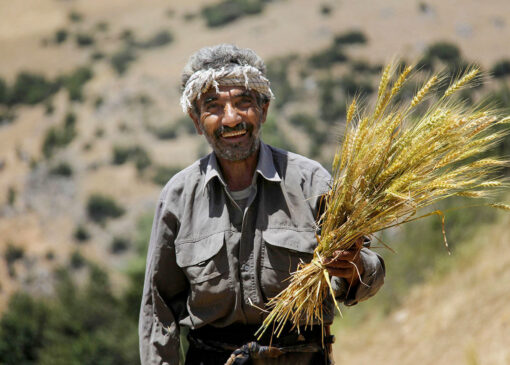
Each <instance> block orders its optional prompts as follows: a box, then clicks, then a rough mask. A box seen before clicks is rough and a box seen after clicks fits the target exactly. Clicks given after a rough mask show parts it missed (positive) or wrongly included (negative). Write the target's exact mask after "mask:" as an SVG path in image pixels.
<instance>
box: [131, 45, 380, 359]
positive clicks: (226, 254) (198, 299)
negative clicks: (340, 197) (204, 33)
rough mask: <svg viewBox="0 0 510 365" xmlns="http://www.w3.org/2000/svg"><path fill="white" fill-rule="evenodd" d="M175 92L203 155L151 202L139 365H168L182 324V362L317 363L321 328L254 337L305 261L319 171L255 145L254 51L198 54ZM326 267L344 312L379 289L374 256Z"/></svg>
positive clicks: (257, 90) (323, 178) (345, 257)
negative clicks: (268, 307) (202, 143)
mask: <svg viewBox="0 0 510 365" xmlns="http://www.w3.org/2000/svg"><path fill="white" fill-rule="evenodd" d="M182 85H183V89H184V91H183V95H182V99H181V104H182V106H183V109H184V111H185V112H187V113H188V114H189V116H190V117H191V119H192V120H193V122H194V124H195V127H196V129H197V132H198V133H199V134H203V135H204V136H205V138H206V139H207V141H208V142H209V144H210V145H211V146H212V149H213V153H212V154H210V155H208V156H206V157H204V158H202V159H201V160H199V161H197V162H195V163H194V164H193V165H191V166H189V167H188V168H186V169H184V170H183V171H181V172H180V173H178V174H177V175H175V176H174V177H173V178H172V179H171V180H170V181H169V182H168V184H167V185H166V186H165V188H164V189H163V191H162V193H161V196H160V198H159V203H158V206H157V210H156V215H155V217H154V224H153V229H152V234H151V240H150V245H149V252H148V257H147V270H146V275H145V284H144V292H143V300H142V307H141V313H140V326H139V334H140V351H141V360H142V364H143V365H149V364H151V365H153V364H178V363H179V333H180V328H182V327H188V328H190V332H189V335H188V339H189V342H190V348H189V350H188V353H187V356H186V364H213V365H216V364H224V363H226V362H227V361H228V363H229V364H248V363H253V364H293V365H300V364H303V365H304V364H321V363H322V364H324V363H326V361H327V351H326V350H324V349H323V346H322V338H323V336H324V335H325V333H323V332H322V329H321V326H314V327H313V328H311V329H310V328H308V329H302V330H301V331H299V333H298V332H297V331H296V330H294V331H291V330H288V331H286V332H285V333H284V334H282V336H280V337H278V338H271V336H270V334H269V335H266V336H265V337H264V338H262V339H261V340H260V341H258V342H257V341H256V339H255V337H254V332H255V331H256V330H257V328H258V327H259V326H260V324H261V323H262V321H263V319H264V316H265V315H266V311H265V310H264V305H265V303H266V302H267V301H268V299H269V298H271V297H274V296H275V295H277V294H278V293H279V292H280V291H281V290H283V289H284V288H285V286H286V285H288V280H286V279H287V278H288V277H289V276H290V273H291V272H293V271H294V270H295V269H296V267H297V265H298V264H299V262H301V261H310V260H311V258H312V253H313V250H314V248H315V246H316V244H317V241H316V233H319V232H318V231H317V222H316V220H317V218H318V217H319V216H320V209H321V207H320V197H321V195H323V194H325V193H326V192H327V191H328V189H329V185H328V184H329V182H330V179H331V177H330V175H329V173H328V172H327V171H326V170H325V169H324V168H323V167H322V166H320V165H319V164H318V163H317V162H314V161H311V160H309V159H306V158H305V157H302V156H299V155H297V154H294V153H290V152H287V151H283V150H280V149H277V148H274V147H271V146H268V145H266V144H264V143H263V142H262V141H261V140H260V131H261V127H262V125H263V123H264V121H265V120H266V115H267V111H268V108H269V104H270V99H271V98H272V97H273V94H272V92H271V89H270V86H269V81H268V80H267V79H266V77H265V66H264V63H263V61H262V60H261V59H260V58H259V57H258V56H257V55H256V54H255V53H254V52H253V51H251V50H249V49H239V48H237V47H235V46H233V45H219V46H215V47H209V48H203V49H201V50H199V51H198V52H197V53H195V54H194V55H193V56H192V57H191V58H190V60H189V61H188V64H187V65H186V67H185V69H184V72H183V77H182ZM354 265H355V266H356V267H354ZM327 267H328V269H329V271H330V273H331V274H332V275H334V277H333V279H332V282H333V286H334V288H335V293H336V295H337V298H338V299H339V300H342V301H343V302H344V303H345V304H347V305H352V304H355V303H357V302H358V301H360V300H363V299H366V298H368V297H370V296H372V295H373V294H375V292H376V291H377V290H378V289H379V287H380V286H381V285H382V283H383V278H384V264H383V262H382V259H380V257H379V256H377V255H376V254H374V253H373V252H371V251H370V250H368V249H367V248H361V243H360V245H359V246H358V247H356V248H354V249H352V250H350V251H342V252H338V255H336V258H335V259H331V260H330V262H329V263H328V266H327ZM330 302H331V301H327V303H325V306H326V308H327V309H328V310H326V312H325V322H326V324H330V323H331V322H332V321H333V316H334V313H333V310H332V306H331V303H330ZM325 339H326V343H330V342H331V341H330V340H331V336H326V337H325ZM269 345H270V346H269Z"/></svg>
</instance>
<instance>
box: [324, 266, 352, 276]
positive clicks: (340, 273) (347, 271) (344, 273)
mask: <svg viewBox="0 0 510 365" xmlns="http://www.w3.org/2000/svg"><path fill="white" fill-rule="evenodd" d="M328 273H329V274H330V275H333V276H337V277H339V278H351V277H352V276H353V275H354V269H353V268H352V267H351V268H349V269H336V268H328Z"/></svg>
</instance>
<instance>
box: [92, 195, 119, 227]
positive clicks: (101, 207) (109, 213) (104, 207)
mask: <svg viewBox="0 0 510 365" xmlns="http://www.w3.org/2000/svg"><path fill="white" fill-rule="evenodd" d="M124 213H125V209H124V208H123V207H122V206H120V205H118V204H117V203H116V202H115V200H113V199H112V198H110V197H108V196H105V195H102V194H92V195H91V196H90V197H89V199H88V202H87V214H88V216H89V218H90V219H91V220H93V221H94V222H97V223H103V222H105V221H106V219H108V218H118V217H120V216H122V215H123V214H124Z"/></svg>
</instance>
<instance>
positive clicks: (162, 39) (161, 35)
mask: <svg viewBox="0 0 510 365" xmlns="http://www.w3.org/2000/svg"><path fill="white" fill-rule="evenodd" d="M173 40H174V37H173V35H172V33H170V32H169V31H168V30H162V31H160V32H158V33H156V34H154V36H152V37H151V38H149V39H148V40H146V41H145V42H139V43H137V44H136V45H137V46H138V47H140V48H157V47H162V46H165V45H167V44H169V43H171V42H172V41H173Z"/></svg>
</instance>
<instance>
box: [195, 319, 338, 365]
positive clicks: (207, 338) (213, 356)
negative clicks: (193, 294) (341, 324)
mask: <svg viewBox="0 0 510 365" xmlns="http://www.w3.org/2000/svg"><path fill="white" fill-rule="evenodd" d="M257 329H258V327H257V326H247V325H232V326H228V327H225V328H215V327H212V326H205V327H202V328H199V329H196V330H191V331H190V333H189V335H188V338H190V341H189V342H190V345H189V348H188V352H187V355H186V362H185V365H224V364H225V362H226V361H227V360H228V359H229V357H230V355H231V354H232V352H233V349H232V348H231V346H234V347H241V346H242V345H244V344H246V343H248V342H251V341H257V342H258V343H260V344H262V345H269V344H270V343H271V345H272V346H277V347H285V346H294V345H296V344H298V343H301V342H300V341H302V340H303V338H305V340H306V342H307V343H310V342H314V343H317V344H321V343H322V333H321V329H320V327H318V326H317V328H313V329H307V330H303V331H300V333H297V331H292V332H288V333H287V334H285V335H282V336H280V338H272V339H271V336H270V335H269V334H265V335H264V336H263V338H261V339H260V340H257V339H256V338H255V336H254V333H255V332H256V330H257ZM194 339H195V340H194ZM196 339H199V340H200V341H199V342H200V343H199V344H197V341H196ZM219 343H221V344H224V345H226V346H225V347H227V348H228V349H226V348H225V349H221V346H218V344H219ZM204 345H205V346H204ZM208 345H212V346H208ZM242 364H243V365H245V364H246V365H248V364H250V365H321V364H324V365H327V364H328V360H327V353H326V350H324V349H321V350H319V351H318V352H289V353H285V354H283V355H281V356H279V357H277V358H260V359H249V360H246V361H245V362H242Z"/></svg>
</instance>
